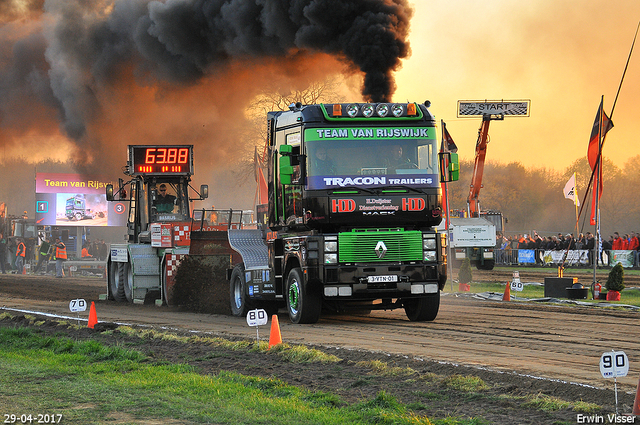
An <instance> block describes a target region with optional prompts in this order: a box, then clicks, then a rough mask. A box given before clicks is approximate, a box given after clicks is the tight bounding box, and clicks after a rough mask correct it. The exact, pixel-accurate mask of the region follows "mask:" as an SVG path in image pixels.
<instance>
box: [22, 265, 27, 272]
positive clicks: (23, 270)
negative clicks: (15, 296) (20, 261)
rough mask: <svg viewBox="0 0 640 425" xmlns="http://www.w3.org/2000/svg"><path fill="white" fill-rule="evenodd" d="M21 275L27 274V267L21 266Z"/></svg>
mask: <svg viewBox="0 0 640 425" xmlns="http://www.w3.org/2000/svg"><path fill="white" fill-rule="evenodd" d="M22 274H27V266H22Z"/></svg>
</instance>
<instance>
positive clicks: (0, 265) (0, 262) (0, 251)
mask: <svg viewBox="0 0 640 425" xmlns="http://www.w3.org/2000/svg"><path fill="white" fill-rule="evenodd" d="M6 261H7V240H6V239H5V238H4V235H3V234H2V233H0V269H1V270H2V274H7V270H5V263H6Z"/></svg>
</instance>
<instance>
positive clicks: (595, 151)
mask: <svg viewBox="0 0 640 425" xmlns="http://www.w3.org/2000/svg"><path fill="white" fill-rule="evenodd" d="M603 100H604V96H603V98H602V99H600V106H599V107H598V112H597V113H596V119H595V121H594V123H593V128H592V130H591V137H590V138H589V147H588V149H587V159H588V160H589V166H590V167H591V170H592V171H593V170H594V169H595V167H596V164H597V163H598V157H600V161H599V162H600V168H599V172H596V173H595V174H594V179H593V195H592V196H593V198H592V202H591V218H590V222H591V224H592V225H595V224H596V196H597V199H598V200H600V197H601V196H602V146H601V140H602V143H604V136H605V135H606V134H607V132H608V131H609V130H611V129H612V128H613V122H612V121H611V120H610V119H609V117H608V116H607V114H606V113H605V112H604V109H603V107H602V104H603Z"/></svg>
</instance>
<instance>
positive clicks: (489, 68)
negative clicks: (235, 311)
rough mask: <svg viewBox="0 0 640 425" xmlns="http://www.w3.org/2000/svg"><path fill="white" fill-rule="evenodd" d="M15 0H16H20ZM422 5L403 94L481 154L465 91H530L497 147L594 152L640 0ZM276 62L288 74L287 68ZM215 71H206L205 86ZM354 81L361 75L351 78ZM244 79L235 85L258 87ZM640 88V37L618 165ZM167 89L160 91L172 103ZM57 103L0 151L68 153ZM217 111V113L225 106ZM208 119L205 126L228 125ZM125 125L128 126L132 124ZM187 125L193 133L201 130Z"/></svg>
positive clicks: (612, 141) (533, 160) (499, 127)
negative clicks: (526, 105)
mask: <svg viewBox="0 0 640 425" xmlns="http://www.w3.org/2000/svg"><path fill="white" fill-rule="evenodd" d="M13 1H14V4H18V3H20V1H21V0H13ZM35 4H37V2H36V3H35ZM413 6H414V9H415V10H414V16H413V18H412V20H411V33H410V43H411V50H412V54H411V56H410V57H409V58H408V59H405V60H404V61H403V65H402V68H401V69H399V70H398V71H397V73H396V74H395V75H396V84H397V90H396V92H395V94H394V96H393V100H394V101H399V102H400V101H401V102H404V101H418V102H422V101H424V100H427V99H428V100H430V101H431V102H432V107H431V110H432V112H433V113H434V114H435V115H436V117H437V118H438V120H439V119H444V120H445V121H446V122H447V124H448V129H449V131H450V133H451V135H452V136H453V138H454V140H455V141H456V143H457V145H458V147H459V153H460V155H461V158H462V159H472V158H473V155H474V147H475V142H476V138H477V132H478V128H479V126H480V123H481V119H480V117H474V118H457V117H456V115H457V102H458V100H482V99H489V100H500V99H505V100H510V99H514V100H515V99H530V100H531V116H530V117H507V118H506V119H505V120H504V121H495V122H492V123H491V126H490V131H489V135H490V138H491V143H490V144H489V147H488V155H487V159H488V160H489V161H491V160H499V161H502V162H512V161H518V162H521V163H522V164H523V165H525V166H527V167H528V166H535V167H548V168H553V169H555V170H558V171H562V170H563V169H564V168H565V167H566V166H567V165H569V164H571V163H572V162H573V161H575V160H576V159H578V158H583V157H585V156H586V150H587V143H588V138H589V134H590V132H591V127H592V124H593V121H594V118H595V114H596V110H597V107H598V104H599V102H600V97H601V96H602V95H604V96H605V101H604V105H605V110H606V111H607V113H610V111H611V107H612V105H613V100H614V98H615V95H616V91H617V89H618V84H619V82H620V77H621V75H622V71H623V69H624V65H625V62H626V60H627V56H628V54H629V49H630V47H631V42H632V40H633V35H634V33H635V30H636V26H637V24H638V21H639V20H640V1H638V0H609V1H605V0H589V1H585V2H568V1H564V2H563V1H557V0H556V1H552V0H530V1H527V2H523V1H521V0H491V1H484V2H482V1H478V0H413ZM38 16H40V15H35V18H34V21H33V25H30V24H29V21H28V20H26V19H22V20H19V21H16V22H15V23H12V24H11V25H5V26H3V27H0V36H2V37H4V38H6V39H12V38H13V37H21V36H20V34H21V33H20V32H19V31H17V29H20V28H21V29H22V30H23V31H27V30H28V31H27V33H28V32H29V31H32V30H33V28H34V26H35V25H40V24H38V22H37V21H36V20H35V19H36V18H37V17H38ZM36 28H38V27H36ZM36 31H37V30H36ZM11 34H13V36H11ZM7 46H8V45H7ZM3 50H6V49H2V48H0V52H2V51H3ZM5 54H7V55H9V54H10V52H5ZM41 60H44V59H41ZM304 61H305V59H304V58H302V59H300V60H299V61H298V63H294V64H293V65H292V66H290V68H291V69H295V73H294V74H295V75H298V76H299V75H307V74H310V73H309V70H308V69H307V70H304V69H302V68H301V66H300V64H301V63H305V62H304ZM328 66H329V65H325V67H328ZM315 68H318V69H320V68H322V67H319V66H316V67H315ZM336 68H337V67H336ZM273 72H274V73H275V74H276V75H280V74H282V69H281V68H280V69H277V70H275V71H273ZM278 72H279V73H280V74H277V73H278ZM280 76H282V77H283V78H284V77H286V75H280ZM269 78H270V79H273V78H274V76H271V77H269ZM208 81H209V80H207V79H205V80H204V81H203V82H202V83H201V84H202V85H203V86H205V87H204V89H205V90H206V84H207V82H208ZM345 81H347V82H348V83H353V82H354V80H353V78H349V79H346V80H345ZM350 88H351V89H353V87H352V86H350ZM239 91H240V93H238V92H233V93H231V94H229V93H226V95H228V96H229V98H237V97H238V96H245V97H247V95H249V94H248V93H244V92H243V91H242V90H239ZM108 93H109V94H110V95H113V94H114V93H117V91H113V90H112V91H111V92H108ZM220 96H222V95H221V94H220V93H218V95H216V96H210V97H212V99H209V101H208V102H204V104H203V105H196V106H198V107H200V108H201V109H202V111H208V110H211V108H212V105H214V104H215V101H216V100H215V99H213V98H216V99H217V98H218V97H220ZM125 98H126V99H128V101H129V102H131V105H130V106H131V108H134V109H135V108H137V103H136V102H135V101H133V100H132V98H131V96H129V97H125ZM636 98H640V46H636V51H635V52H634V55H633V57H632V58H631V62H630V66H629V69H628V72H627V75H626V78H625V82H624V85H623V87H622V91H621V94H620V98H619V100H618V103H617V105H616V110H615V113H614V116H613V121H614V124H615V128H614V129H613V130H612V131H611V132H610V133H609V134H608V136H607V142H606V145H605V149H604V155H605V157H606V158H609V159H611V160H613V161H614V162H615V163H617V164H618V165H619V166H622V165H624V163H625V161H626V159H627V158H629V157H631V156H635V155H638V154H640V143H637V142H636V137H635V136H636V134H637V133H640V120H639V119H637V115H638V113H637V112H636V108H635V102H634V101H635V99H636ZM154 99H155V97H154ZM162 99H163V98H162V97H160V98H158V99H157V101H158V102H159V103H162ZM202 100H203V101H204V99H202ZM346 100H347V101H362V96H361V95H360V94H354V95H352V97H350V98H348V99H346ZM25 101H26V100H25ZM188 105H189V102H184V103H182V104H179V105H176V104H173V106H174V107H176V106H177V108H182V109H184V110H185V111H186V112H185V113H188V109H189V106H188ZM214 106H215V105H214ZM131 108H124V109H123V110H124V111H128V110H131ZM38 111H40V110H35V112H38ZM49 115H50V117H49V118H50V119H49V120H48V121H47V120H46V119H44V118H43V119H39V120H37V123H38V125H37V126H31V127H29V129H28V131H25V132H22V133H16V134H15V135H14V134H12V133H11V131H10V130H6V131H5V132H4V133H3V134H4V135H5V137H6V138H7V139H10V140H13V142H12V143H5V144H3V146H2V149H1V150H0V155H1V156H0V158H8V157H13V156H22V155H24V149H23V147H24V146H32V145H37V146H38V149H37V150H36V151H34V152H31V153H30V154H31V155H33V156H34V157H33V158H32V159H33V160H40V159H43V158H47V157H49V158H55V159H66V157H67V155H68V154H69V152H72V151H73V149H74V144H73V143H71V142H70V141H68V139H67V137H66V136H65V135H63V134H62V133H61V132H60V129H59V123H58V122H55V121H52V119H53V118H52V117H54V116H55V114H54V115H52V114H49ZM129 115H130V114H129ZM212 116H214V118H215V110H214V113H213V114H212ZM196 117H198V116H196ZM25 119H26V118H25ZM212 119H213V118H211V119H210V120H209V121H211V120H212ZM214 121H215V120H214ZM134 124H135V125H136V126H137V127H140V128H141V129H145V128H151V129H152V130H153V129H154V128H155V127H154V126H149V125H147V124H148V123H146V122H144V121H140V117H137V119H136V121H135V123H134ZM200 124H201V125H199V127H198V128H199V129H200V133H203V132H204V133H206V129H208V128H215V125H219V123H216V122H211V123H210V122H207V123H205V124H207V125H204V124H202V123H200ZM208 124H211V125H208ZM214 124H215V125H214ZM137 127H136V128H137ZM114 128H115V127H114ZM117 128H118V130H120V131H121V132H123V133H125V134H128V133H131V131H130V130H131V128H132V127H130V126H122V125H121V126H119V127H117ZM163 128H164V127H163ZM187 136H193V134H192V132H187V135H186V136H185V137H187ZM145 137H148V135H145ZM203 137H205V138H206V137H209V136H207V135H206V134H205V135H204V136H203ZM143 139H144V137H143ZM16 140H19V142H20V143H17V142H16ZM118 140H119V141H120V143H121V144H123V145H124V144H126V142H127V141H126V140H124V139H123V137H119V138H118ZM36 152H37V155H36V154H35V153H36ZM123 152H124V150H123ZM36 156H37V158H36Z"/></svg>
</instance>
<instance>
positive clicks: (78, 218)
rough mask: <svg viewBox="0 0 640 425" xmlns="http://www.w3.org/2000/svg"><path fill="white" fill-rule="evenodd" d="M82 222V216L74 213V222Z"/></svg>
mask: <svg viewBox="0 0 640 425" xmlns="http://www.w3.org/2000/svg"><path fill="white" fill-rule="evenodd" d="M80 220H82V214H80V213H76V221H80Z"/></svg>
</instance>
